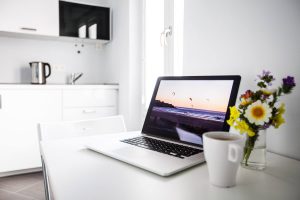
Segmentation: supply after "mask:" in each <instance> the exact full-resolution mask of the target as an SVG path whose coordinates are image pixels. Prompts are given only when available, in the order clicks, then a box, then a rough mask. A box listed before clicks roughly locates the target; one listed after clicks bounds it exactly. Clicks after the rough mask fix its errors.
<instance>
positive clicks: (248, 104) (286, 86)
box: [227, 71, 296, 169]
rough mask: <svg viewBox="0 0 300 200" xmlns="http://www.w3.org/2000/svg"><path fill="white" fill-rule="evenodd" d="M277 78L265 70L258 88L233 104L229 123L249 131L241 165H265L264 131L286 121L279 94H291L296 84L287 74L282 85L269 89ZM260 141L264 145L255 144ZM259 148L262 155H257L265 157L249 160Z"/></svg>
mask: <svg viewBox="0 0 300 200" xmlns="http://www.w3.org/2000/svg"><path fill="white" fill-rule="evenodd" d="M274 80H275V78H274V77H273V75H271V73H270V72H269V71H263V73H262V75H258V80H257V86H258V88H259V89H258V90H256V91H252V90H247V91H246V92H245V93H244V94H243V95H241V97H240V104H239V105H238V106H233V107H230V118H229V120H227V123H228V124H229V125H230V126H231V127H234V128H235V129H237V130H238V131H239V132H240V133H246V134H247V140H246V143H245V147H244V155H243V160H242V165H243V166H245V167H248V168H254V169H264V168H265V151H266V145H265V137H266V136H265V130H266V129H268V128H269V127H271V126H273V127H275V128H279V127H280V125H282V124H283V123H284V122H285V120H284V118H283V116H282V115H283V114H284V112H285V105H284V104H283V103H281V104H279V102H278V101H279V97H280V96H282V95H285V94H289V93H291V91H292V89H293V88H294V87H295V86H296V84H295V80H294V77H291V76H288V77H286V78H284V79H282V84H281V86H279V87H278V88H277V89H270V87H271V86H272V82H273V81H274ZM258 143H261V144H262V146H260V147H256V145H257V144H258ZM256 148H258V149H260V150H261V152H260V153H255V154H256V156H257V155H258V154H260V155H258V156H260V157H262V159H260V160H251V159H250V160H249V158H250V155H251V152H252V151H254V150H255V149H256ZM253 154H254V152H253ZM253 156H255V155H253ZM254 159H255V158H254Z"/></svg>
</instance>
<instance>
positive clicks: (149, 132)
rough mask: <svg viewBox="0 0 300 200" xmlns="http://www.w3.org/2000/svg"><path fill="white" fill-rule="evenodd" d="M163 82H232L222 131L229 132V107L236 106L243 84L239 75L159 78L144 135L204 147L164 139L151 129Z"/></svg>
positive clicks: (160, 134)
mask: <svg viewBox="0 0 300 200" xmlns="http://www.w3.org/2000/svg"><path fill="white" fill-rule="evenodd" d="M162 80H232V81H233V84H232V89H231V94H230V98H229V101H228V106H227V111H226V115H225V120H224V123H223V128H222V130H221V131H227V132H228V131H229V129H230V126H229V125H228V124H227V123H226V120H228V119H229V116H230V112H229V107H230V106H234V105H235V102H236V99H237V94H238V90H239V86H240V82H241V76H239V75H226V76H162V77H158V79H157V81H156V85H155V88H154V92H153V95H152V98H151V102H150V105H149V108H148V111H147V115H146V118H145V122H144V125H143V129H142V133H143V134H146V135H149V136H154V137H159V138H162V139H167V140H172V141H175V142H180V143H185V144H189V145H193V146H199V147H202V145H198V144H195V143H190V142H185V141H181V140H176V139H174V138H169V137H163V133H161V132H159V131H157V130H153V129H151V128H150V127H149V122H150V114H151V111H152V108H153V106H154V102H155V101H154V100H155V98H156V95H157V92H158V88H159V85H160V82H161V81H162Z"/></svg>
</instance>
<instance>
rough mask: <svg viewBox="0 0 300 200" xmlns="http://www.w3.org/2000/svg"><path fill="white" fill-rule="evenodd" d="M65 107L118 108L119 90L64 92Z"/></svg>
mask: <svg viewBox="0 0 300 200" xmlns="http://www.w3.org/2000/svg"><path fill="white" fill-rule="evenodd" d="M63 106H64V107H88V106H117V90H114V89H110V90H107V89H90V90H89V89H88V90H86V89H82V90H81V89H80V90H63Z"/></svg>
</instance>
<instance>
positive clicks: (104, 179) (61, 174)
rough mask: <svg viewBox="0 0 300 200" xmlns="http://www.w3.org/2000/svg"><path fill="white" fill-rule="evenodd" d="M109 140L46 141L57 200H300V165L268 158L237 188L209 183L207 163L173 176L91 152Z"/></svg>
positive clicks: (243, 175)
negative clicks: (96, 142)
mask: <svg viewBox="0 0 300 200" xmlns="http://www.w3.org/2000/svg"><path fill="white" fill-rule="evenodd" d="M102 137H106V136H105V135H99V136H89V137H80V138H72V139H62V140H54V141H44V142H41V148H42V154H43V156H44V159H45V163H46V166H47V169H48V176H49V178H50V185H51V189H52V192H53V195H54V198H55V200H71V199H72V200H77V199H80V200H81V199H82V200H85V199H88V200H94V199H101V200H115V199H118V200H121V199H122V200H127V199H128V200H135V199H136V200H160V199H161V200H166V199H172V200H196V199H197V200H199V199H205V200H208V199H221V200H226V199H228V200H229V199H230V200H233V199H243V200H247V199H249V200H254V199H258V200H261V199H272V200H276V199H278V200H293V199H294V200H299V199H300V162H299V161H297V160H293V159H289V158H286V157H283V156H279V155H276V154H273V153H267V168H266V170H264V171H253V170H248V169H244V168H240V169H239V172H238V177H237V186H235V187H233V188H227V189H226V188H218V187H215V186H212V185H210V184H209V180H208V171H207V166H206V164H201V165H198V166H196V167H193V168H191V169H188V170H186V171H184V172H181V173H179V174H176V175H173V176H170V177H167V178H165V177H160V176H158V175H155V174H153V173H150V172H147V171H144V170H142V169H139V168H136V167H133V166H131V165H128V164H126V163H123V162H120V161H117V160H114V159H112V158H109V157H107V156H104V155H101V154H98V153H96V152H92V151H90V150H88V149H86V148H85V146H84V145H85V144H87V143H88V142H89V141H94V140H99V139H101V138H102Z"/></svg>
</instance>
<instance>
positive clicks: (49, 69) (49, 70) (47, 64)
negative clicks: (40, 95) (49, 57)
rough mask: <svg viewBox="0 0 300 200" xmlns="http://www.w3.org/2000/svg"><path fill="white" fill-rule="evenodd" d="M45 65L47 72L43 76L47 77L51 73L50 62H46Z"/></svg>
mask: <svg viewBox="0 0 300 200" xmlns="http://www.w3.org/2000/svg"><path fill="white" fill-rule="evenodd" d="M45 66H47V67H48V74H47V75H46V77H45V78H48V77H49V76H50V75H51V66H50V64H49V63H46V64H45Z"/></svg>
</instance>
